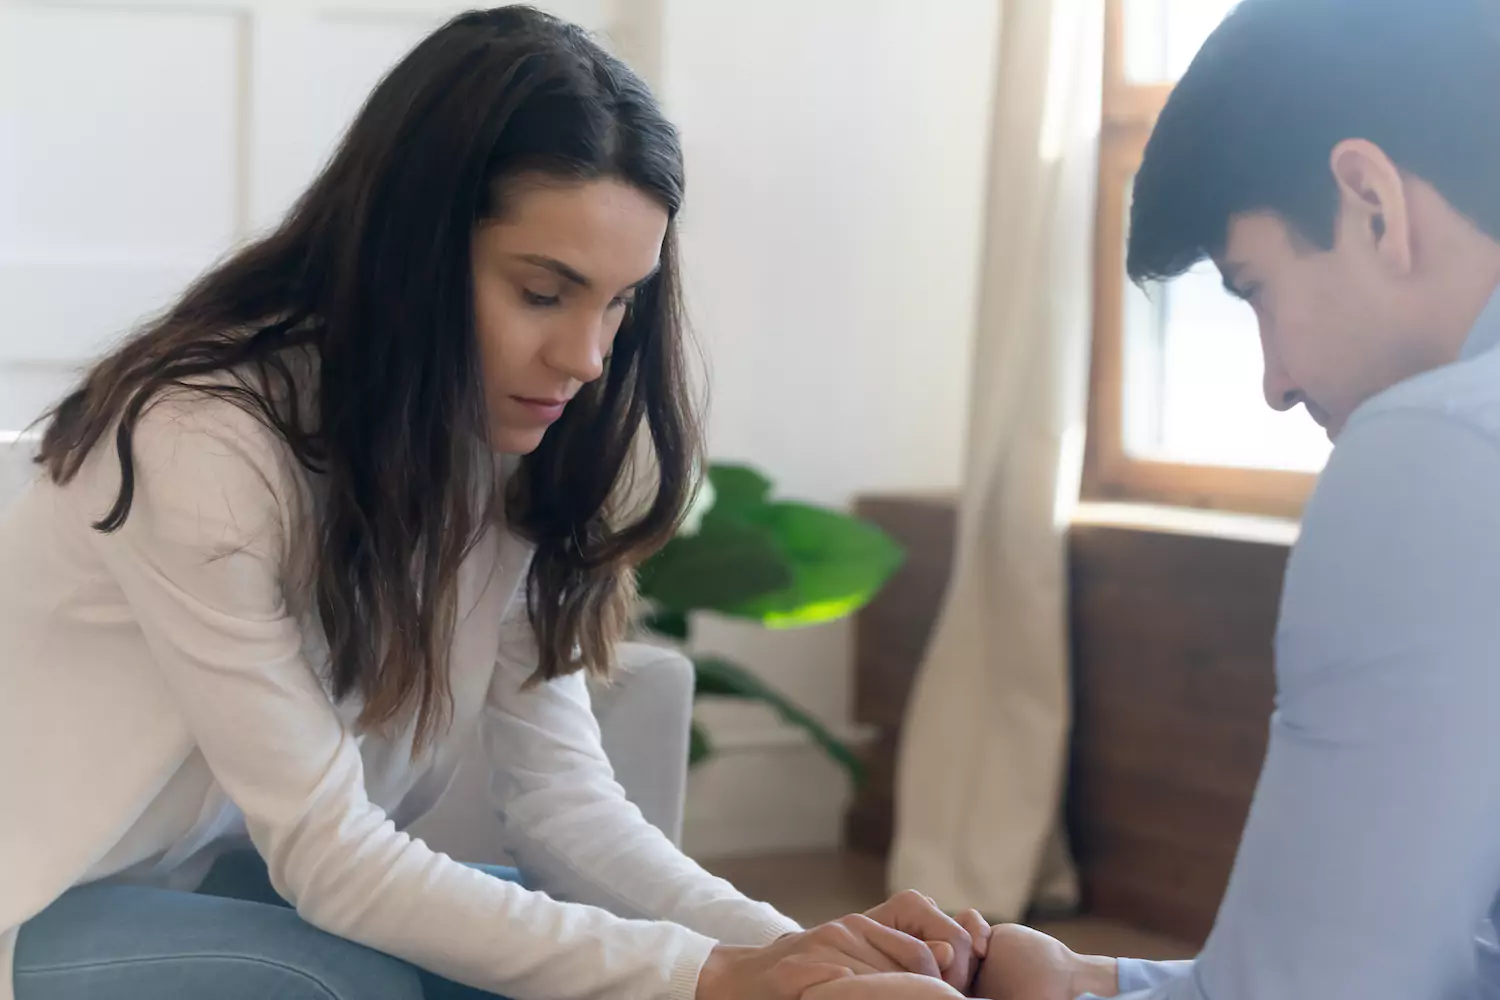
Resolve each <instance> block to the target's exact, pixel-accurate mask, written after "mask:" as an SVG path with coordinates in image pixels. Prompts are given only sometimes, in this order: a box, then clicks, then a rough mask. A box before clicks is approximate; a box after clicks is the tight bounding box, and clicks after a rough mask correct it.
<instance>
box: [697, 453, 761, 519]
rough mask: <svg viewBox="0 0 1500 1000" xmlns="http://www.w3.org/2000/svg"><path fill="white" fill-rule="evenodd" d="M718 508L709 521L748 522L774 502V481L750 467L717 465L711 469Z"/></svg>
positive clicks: (716, 506)
mask: <svg viewBox="0 0 1500 1000" xmlns="http://www.w3.org/2000/svg"><path fill="white" fill-rule="evenodd" d="M708 481H709V483H710V484H711V485H712V486H713V491H714V505H713V507H711V508H710V509H709V511H708V515H707V516H708V517H728V518H736V519H744V518H745V517H747V516H748V515H749V514H750V513H751V512H752V511H754V510H755V509H756V508H758V507H763V506H765V504H766V503H767V501H769V500H770V498H771V480H769V479H767V478H766V477H765V476H763V475H761V474H760V473H759V472H757V471H756V470H754V469H752V468H750V467H749V466H748V465H732V464H730V463H727V462H716V463H714V464H713V465H711V466H709V468H708Z"/></svg>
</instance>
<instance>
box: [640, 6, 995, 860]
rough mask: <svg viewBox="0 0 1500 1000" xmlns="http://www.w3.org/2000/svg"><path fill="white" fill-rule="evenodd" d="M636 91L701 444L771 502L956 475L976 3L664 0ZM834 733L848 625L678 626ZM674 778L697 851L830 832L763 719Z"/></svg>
mask: <svg viewBox="0 0 1500 1000" xmlns="http://www.w3.org/2000/svg"><path fill="white" fill-rule="evenodd" d="M658 6H659V8H660V11H661V15H660V16H661V17H662V19H663V35H662V45H661V51H660V67H659V74H660V80H659V88H660V90H661V93H662V96H663V98H664V100H665V103H666V105H667V108H668V111H669V113H670V114H671V115H672V117H673V118H674V120H675V121H676V122H677V123H678V125H679V126H680V127H681V129H682V132H683V135H684V141H685V144H686V150H687V161H688V202H687V210H686V217H685V220H684V243H685V250H686V252H685V255H684V256H685V259H686V262H687V264H686V267H687V273H688V293H689V305H690V308H691V312H692V315H693V319H694V325H695V327H696V329H697V332H698V335H699V338H700V340H701V341H702V343H703V345H704V347H705V349H706V352H707V355H708V360H709V364H710V369H711V373H712V385H713V392H712V412H711V422H710V445H711V449H712V452H713V454H714V456H715V457H718V458H725V459H738V460H747V461H751V462H753V463H755V464H756V465H758V466H760V467H762V468H764V469H765V470H766V471H767V472H768V473H770V474H771V475H772V476H773V478H774V479H776V481H777V482H778V484H779V486H780V487H781V488H782V490H783V491H784V492H785V493H787V494H789V495H792V496H796V497H801V498H807V499H812V500H817V501H822V502H827V503H834V504H843V503H845V502H847V501H848V500H849V498H850V497H851V496H852V495H853V494H856V493H860V492H866V491H871V490H891V489H901V490H946V489H952V488H954V487H956V486H957V485H958V483H959V480H960V466H961V455H962V449H963V443H964V442H963V437H964V425H965V416H966V407H967V405H968V375H967V366H968V358H969V343H970V330H971V327H972V321H973V314H974V309H975V302H976V292H977V287H976V286H977V274H978V267H979V260H980V243H981V222H982V217H983V189H984V178H985V167H986V154H987V142H988V125H989V106H990V99H991V90H992V82H993V76H994V50H995V43H996V32H997V11H998V7H999V5H998V4H997V3H995V2H994V0H943V2H941V3H932V2H922V0H756V2H753V3H749V2H744V3H742V2H734V3H730V2H728V0H665V2H661V3H659V4H658ZM700 635H701V644H702V645H704V646H707V647H710V648H713V649H715V650H718V651H722V652H726V653H732V654H735V655H737V656H739V657H740V658H741V659H742V660H743V661H744V662H746V663H748V664H750V665H752V666H754V667H755V668H756V669H758V670H759V671H760V672H761V673H762V674H764V675H765V676H767V677H768V678H770V679H772V680H773V681H774V682H776V683H777V684H779V685H781V686H782V687H783V688H785V689H786V690H788V691H790V692H792V693H793V694H795V695H796V696H797V697H798V698H799V699H800V700H801V701H802V702H803V703H805V704H806V705H808V706H809V707H811V708H813V709H814V710H815V711H816V712H817V713H818V714H819V715H821V716H822V717H823V718H825V719H828V720H830V721H832V722H833V723H835V725H836V727H837V728H840V729H844V730H846V731H847V729H848V718H849V693H850V674H849V669H848V665H849V656H850V649H849V630H848V629H847V627H844V626H832V627H824V628H819V629H813V630H809V631H805V632H795V633H775V634H771V633H765V632H761V631H759V630H756V629H752V628H743V627H738V626H730V625H724V624H718V623H712V622H705V623H701V624H700ZM706 715H708V717H709V718H710V719H711V721H712V722H713V723H714V731H715V733H717V734H718V735H719V736H720V737H721V739H722V740H723V741H725V742H726V743H727V744H728V745H729V746H730V747H732V748H733V752H731V753H728V754H726V756H725V757H724V759H722V760H721V761H719V762H716V763H713V764H711V765H709V766H708V767H707V768H705V769H704V770H703V771H702V772H701V773H699V774H697V775H695V776H694V793H693V796H692V797H691V799H690V800H689V813H688V826H687V833H686V837H687V843H688V845H689V847H690V848H691V849H694V850H696V851H697V852H698V853H700V854H716V853H725V852H737V851H744V850H760V849H767V848H804V847H817V846H826V845H832V844H834V843H836V842H837V837H838V829H839V823H840V819H841V814H842V803H843V799H844V791H845V789H844V784H843V781H842V778H841V776H840V774H839V772H838V771H837V770H836V769H835V768H834V767H833V766H832V765H831V764H828V763H827V762H826V761H824V760H822V758H821V757H820V756H819V755H818V754H817V753H816V752H815V751H813V750H812V749H811V748H808V747H806V746H805V745H803V744H800V743H798V742H796V741H788V739H787V737H786V734H785V733H781V732H778V730H777V727H776V726H775V724H774V722H772V721H771V720H770V719H769V718H768V717H766V716H765V715H763V714H760V713H755V712H742V711H720V712H708V713H706Z"/></svg>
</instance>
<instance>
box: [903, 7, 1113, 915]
mask: <svg viewBox="0 0 1500 1000" xmlns="http://www.w3.org/2000/svg"><path fill="white" fill-rule="evenodd" d="M1000 2H1001V7H1002V11H1001V17H1000V38H999V46H1000V53H999V62H998V73H997V80H996V92H995V103H994V119H993V126H992V128H993V134H992V140H991V141H992V153H991V158H992V163H991V170H990V173H991V181H990V191H989V210H988V219H987V226H988V237H987V241H986V249H985V261H984V265H983V272H982V274H983V282H984V285H983V292H982V295H981V301H980V307H979V315H978V322H977V328H976V332H975V347H974V362H973V376H974V382H973V400H974V401H973V406H972V410H971V413H970V427H969V446H968V459H967V461H968V467H967V475H966V483H965V487H964V493H963V500H962V504H963V506H962V511H961V516H960V525H959V538H958V550H957V553H956V558H955V569H954V576H953V579H952V581H951V584H950V587H949V594H948V600H947V606H946V608H945V609H944V612H943V615H942V619H941V621H940V622H939V624H938V628H937V631H936V633H935V635H934V639H933V643H932V646H931V648H930V649H929V650H928V654H927V661H926V663H925V664H924V665H923V668H922V671H921V674H920V676H919V677H918V680H917V684H916V688H915V692H914V695H913V699H912V704H911V707H910V710H909V714H908V716H907V720H906V726H905V731H904V737H903V743H902V752H901V763H900V768H899V773H898V777H897V802H898V806H897V813H898V815H897V823H896V843H895V847H894V852H893V856H892V861H891V873H890V874H891V881H892V883H893V888H907V887H911V888H918V889H921V890H922V891H923V892H926V893H927V894H928V895H931V896H933V897H934V898H935V899H936V900H937V901H938V903H939V904H940V905H942V906H943V907H945V908H949V909H955V910H956V909H960V908H967V907H975V908H977V909H979V910H980V911H981V912H983V913H984V914H986V915H987V916H989V917H991V918H993V919H997V920H1012V919H1017V918H1019V917H1020V916H1021V915H1022V914H1023V913H1024V912H1025V911H1026V909H1027V907H1028V904H1031V903H1033V902H1036V903H1039V904H1048V905H1054V906H1055V905H1068V904H1069V903H1071V902H1072V901H1074V900H1076V897H1077V885H1076V878H1075V876H1074V872H1073V869H1072V864H1071V861H1070V859H1069V856H1068V852H1067V849H1066V845H1065V842H1064V840H1063V838H1062V836H1061V828H1060V825H1059V822H1060V814H1061V809H1060V806H1061V801H1062V790H1063V783H1064V780H1065V765H1066V752H1067V737H1068V728H1069V721H1070V720H1069V714H1070V713H1069V685H1068V662H1069V651H1068V638H1067V627H1068V625H1067V565H1066V546H1065V533H1066V529H1067V520H1068V515H1069V510H1070V507H1071V505H1072V503H1073V502H1074V500H1076V498H1077V492H1078V489H1077V488H1078V473H1079V469H1080V465H1081V457H1082V451H1083V447H1082V444H1083V426H1084V418H1085V399H1086V384H1087V371H1088V346H1089V330H1090V324H1091V317H1092V296H1091V291H1092V284H1093V232H1094V204H1095V189H1096V177H1097V164H1098V136H1099V121H1100V103H1101V91H1102V78H1103V73H1102V68H1103V51H1104V0H1000Z"/></svg>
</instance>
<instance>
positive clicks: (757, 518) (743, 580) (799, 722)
mask: <svg viewBox="0 0 1500 1000" xmlns="http://www.w3.org/2000/svg"><path fill="white" fill-rule="evenodd" d="M771 491H772V484H771V481H770V480H769V479H767V478H766V477H765V476H764V475H762V474H761V473H759V472H757V471H756V470H754V469H752V468H749V467H747V466H743V465H729V464H715V465H713V466H711V467H710V469H709V474H708V479H707V482H706V483H705V484H704V487H703V491H702V493H701V494H700V496H699V499H698V503H697V504H696V505H695V507H694V511H693V513H692V515H690V517H689V518H688V520H687V522H686V523H685V524H684V525H683V528H682V530H681V531H680V532H679V533H678V535H677V536H676V537H675V538H673V539H672V541H671V542H669V543H668V544H667V545H666V546H665V547H664V548H663V549H662V550H661V551H660V552H658V553H657V554H656V555H655V556H653V557H652V558H651V559H650V560H648V561H647V562H646V563H645V564H644V565H643V566H642V567H641V570H640V592H641V596H642V598H644V600H645V603H646V607H647V613H646V615H645V617H644V618H643V622H642V623H643V626H644V627H645V628H646V629H647V630H648V631H650V632H652V633H655V634H656V635H658V636H662V637H664V638H667V639H670V640H673V641H675V642H678V643H681V644H683V645H685V646H686V645H687V644H688V643H689V642H690V640H691V638H692V635H691V631H692V619H691V616H692V615H693V614H694V613H695V612H708V613H713V614H719V615H727V616H729V617H731V618H738V619H743V620H748V621H753V622H758V623H760V624H761V625H764V626H766V627H768V628H774V629H784V628H798V627H803V626H807V625H816V624H820V623H823V622H829V621H834V620H836V619H839V618H843V617H845V616H846V615H849V614H852V613H853V612H855V611H858V610H859V609H860V608H862V607H864V605H865V604H866V603H868V602H869V601H870V599H871V598H873V597H874V596H875V595H876V594H877V593H878V592H879V591H880V588H881V587H883V586H884V585H885V582H886V581H887V580H888V579H889V578H890V576H891V574H892V573H894V572H895V571H896V569H897V568H898V567H899V566H900V565H901V561H902V559H903V558H904V554H903V552H902V551H901V549H900V547H899V546H898V545H897V544H896V543H895V542H894V541H892V539H891V538H890V537H889V536H888V535H886V533H885V532H883V531H881V530H880V529H879V528H878V527H876V526H875V525H873V524H870V523H868V522H866V521H862V520H860V519H858V518H855V517H850V516H849V515H847V514H843V513H840V512H839V511H835V510H831V509H829V508H826V507H819V506H815V505H812V504H806V503H797V502H794V501H788V500H777V499H773V498H772V495H771ZM692 659H693V665H694V668H695V671H696V674H697V696H698V697H708V698H731V699H737V700H743V701H755V702H759V703H761V704H764V705H766V706H767V707H769V708H770V709H772V710H773V711H774V712H775V713H776V714H777V715H779V716H780V717H781V718H782V719H783V720H784V721H786V722H787V723H789V724H791V725H794V726H797V727H798V728H800V729H802V730H804V731H806V732H807V734H808V735H809V736H811V737H812V739H813V740H814V741H815V742H816V743H817V744H818V745H819V746H820V747H822V748H823V749H824V750H825V751H826V752H827V753H828V754H829V756H831V757H832V758H833V759H834V760H835V761H837V762H838V763H839V764H840V765H841V766H842V767H843V768H844V769H845V770H846V771H847V772H848V773H849V775H850V777H851V779H852V780H853V781H854V782H855V783H856V784H857V783H858V782H859V781H860V780H861V779H862V777H863V768H862V764H861V762H860V760H859V758H858V756H857V755H856V754H855V753H854V752H853V750H851V749H850V748H849V747H848V746H847V745H846V744H845V743H844V742H843V741H841V740H840V739H838V738H837V737H836V736H834V734H833V733H831V732H829V730H828V729H827V727H825V726H824V725H823V724H822V723H821V722H819V721H818V720H817V719H816V718H815V717H814V716H812V715H811V714H809V713H808V712H807V711H805V710H803V709H802V708H800V707H798V706H797V705H796V704H795V703H794V702H792V701H791V700H790V699H789V698H787V697H786V696H785V695H784V694H782V693H781V692H780V691H778V690H777V689H776V688H774V687H773V686H772V685H770V684H767V683H766V682H765V681H763V680H761V679H760V678H759V677H757V676H756V675H755V674H753V673H752V672H750V671H749V670H747V669H746V668H744V667H743V666H740V665H739V664H737V663H734V662H732V661H730V660H727V659H724V658H723V657H715V656H698V655H694V656H693V657H692ZM691 747H692V749H691V761H692V763H693V764H698V763H701V762H702V761H703V760H705V759H707V758H708V757H709V756H711V755H712V753H713V744H712V742H711V741H710V739H709V737H708V734H707V733H706V732H705V731H704V730H703V728H702V727H701V726H700V725H698V724H697V723H696V722H695V723H694V725H693V731H692V744H691Z"/></svg>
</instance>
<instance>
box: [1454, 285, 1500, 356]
mask: <svg viewBox="0 0 1500 1000" xmlns="http://www.w3.org/2000/svg"><path fill="white" fill-rule="evenodd" d="M1496 347H1500V288H1497V289H1496V290H1495V294H1494V295H1493V296H1492V297H1491V298H1490V304H1489V305H1487V306H1485V308H1484V312H1482V313H1480V314H1479V322H1477V323H1475V324H1474V329H1473V330H1472V331H1470V333H1469V339H1468V340H1467V341H1465V342H1464V351H1463V355H1462V359H1463V360H1464V361H1468V360H1471V359H1473V358H1476V357H1478V356H1479V355H1481V354H1484V353H1485V352H1486V351H1490V350H1493V349H1495V348H1496Z"/></svg>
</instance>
